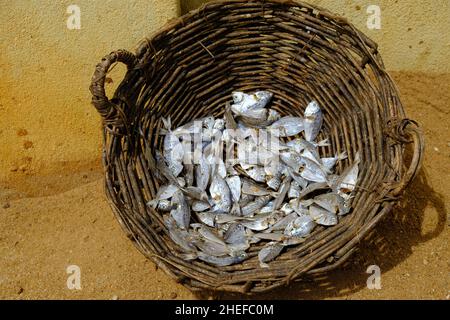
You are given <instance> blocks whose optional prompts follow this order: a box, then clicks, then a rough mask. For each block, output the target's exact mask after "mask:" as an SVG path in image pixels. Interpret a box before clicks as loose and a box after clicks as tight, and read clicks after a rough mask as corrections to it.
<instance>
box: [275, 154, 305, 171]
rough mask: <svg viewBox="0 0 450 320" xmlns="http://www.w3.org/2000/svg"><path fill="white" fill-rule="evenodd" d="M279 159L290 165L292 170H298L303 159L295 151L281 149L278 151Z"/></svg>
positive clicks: (302, 163)
mask: <svg viewBox="0 0 450 320" xmlns="http://www.w3.org/2000/svg"><path fill="white" fill-rule="evenodd" d="M280 160H281V161H282V162H283V163H285V164H286V165H287V166H288V167H290V168H291V169H292V170H293V171H294V172H298V171H299V170H300V168H301V167H302V165H304V161H303V159H302V157H301V155H300V154H298V153H297V152H295V151H282V152H280Z"/></svg>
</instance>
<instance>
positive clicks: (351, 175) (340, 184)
mask: <svg viewBox="0 0 450 320" xmlns="http://www.w3.org/2000/svg"><path fill="white" fill-rule="evenodd" d="M360 162H361V159H360V156H359V152H358V153H356V156H355V160H354V162H353V165H352V166H350V167H349V168H347V169H346V170H345V171H344V172H343V173H342V174H341V176H340V177H339V178H338V181H337V190H338V193H339V194H341V195H342V194H345V193H350V192H352V191H353V190H355V187H356V183H357V182H358V174H359V163H360Z"/></svg>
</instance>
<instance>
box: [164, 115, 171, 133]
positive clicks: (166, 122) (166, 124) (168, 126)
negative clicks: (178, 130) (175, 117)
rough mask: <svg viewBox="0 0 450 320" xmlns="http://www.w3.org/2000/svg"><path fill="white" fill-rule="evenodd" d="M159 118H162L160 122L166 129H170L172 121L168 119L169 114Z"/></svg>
mask: <svg viewBox="0 0 450 320" xmlns="http://www.w3.org/2000/svg"><path fill="white" fill-rule="evenodd" d="M161 120H162V122H163V124H164V127H165V128H166V129H167V130H170V128H171V127H172V121H171V120H170V116H168V117H167V118H163V117H162V118H161Z"/></svg>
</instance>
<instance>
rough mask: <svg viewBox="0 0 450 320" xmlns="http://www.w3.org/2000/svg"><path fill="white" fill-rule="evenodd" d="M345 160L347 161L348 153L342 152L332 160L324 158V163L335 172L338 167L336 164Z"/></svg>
mask: <svg viewBox="0 0 450 320" xmlns="http://www.w3.org/2000/svg"><path fill="white" fill-rule="evenodd" d="M344 159H347V152H345V151H344V152H342V153H339V154H336V155H335V156H334V157H331V158H322V159H321V160H322V163H323V165H324V166H325V168H327V169H328V170H329V171H331V170H333V168H334V166H335V165H336V162H338V161H342V160H344Z"/></svg>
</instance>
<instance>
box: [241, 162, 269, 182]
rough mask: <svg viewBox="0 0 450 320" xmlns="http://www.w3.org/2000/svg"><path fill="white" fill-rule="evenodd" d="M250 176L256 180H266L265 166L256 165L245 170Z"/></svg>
mask: <svg viewBox="0 0 450 320" xmlns="http://www.w3.org/2000/svg"><path fill="white" fill-rule="evenodd" d="M244 171H245V172H246V173H247V174H248V176H249V177H250V178H252V179H253V180H255V181H256V182H266V172H265V171H264V168H263V167H260V166H254V167H252V168H250V169H247V170H244Z"/></svg>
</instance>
